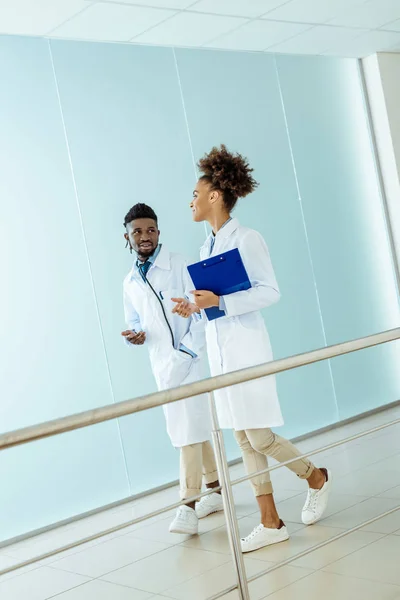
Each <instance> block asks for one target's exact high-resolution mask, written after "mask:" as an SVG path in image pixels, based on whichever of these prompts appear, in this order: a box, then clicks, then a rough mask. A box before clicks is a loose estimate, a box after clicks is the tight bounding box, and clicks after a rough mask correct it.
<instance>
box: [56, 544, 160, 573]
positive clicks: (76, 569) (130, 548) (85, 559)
mask: <svg viewBox="0 0 400 600" xmlns="http://www.w3.org/2000/svg"><path fill="white" fill-rule="evenodd" d="M132 535H133V534H131V535H127V536H124V537H118V538H115V539H113V540H109V541H108V542H105V543H104V544H98V545H96V546H93V547H92V548H88V549H87V550H82V551H81V552H77V553H76V554H72V555H71V556H68V557H67V558H63V559H61V560H59V561H56V562H54V563H52V565H51V566H52V567H55V568H56V569H62V570H63V571H70V572H72V573H79V574H80V575H87V576H88V577H100V576H101V575H105V574H106V573H110V571H115V570H116V569H120V568H121V567H125V566H126V565H129V564H131V563H134V562H136V561H138V560H141V559H143V558H146V557H147V556H151V555H156V554H157V553H158V552H161V551H162V550H165V549H166V548H169V546H168V545H167V544H160V543H159V542H153V541H149V540H143V539H141V540H138V539H136V538H134V537H132Z"/></svg>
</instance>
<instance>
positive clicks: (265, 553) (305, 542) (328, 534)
mask: <svg viewBox="0 0 400 600" xmlns="http://www.w3.org/2000/svg"><path fill="white" fill-rule="evenodd" d="M342 531H343V530H342V529H334V528H333V527H322V526H320V525H314V526H313V527H304V528H303V529H300V530H299V531H296V532H295V533H292V534H291V536H290V538H289V540H288V541H287V542H283V543H281V544H276V545H274V546H268V547H266V548H261V549H260V550H256V551H255V552H252V553H251V555H249V556H251V558H252V559H253V560H260V561H268V562H272V563H279V562H281V561H284V560H287V559H289V558H292V557H293V556H295V555H296V554H299V552H302V551H303V550H306V549H308V548H311V547H312V546H315V545H316V544H319V543H320V542H324V541H326V540H328V539H330V538H332V537H334V536H335V535H337V534H338V533H341V532H342ZM375 539H376V538H375ZM297 564H298V562H296V565H297ZM293 565H294V563H293ZM302 566H303V565H302ZM306 568H309V567H306ZM311 568H313V567H311Z"/></svg>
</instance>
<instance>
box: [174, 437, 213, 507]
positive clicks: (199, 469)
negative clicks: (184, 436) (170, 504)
mask: <svg viewBox="0 0 400 600" xmlns="http://www.w3.org/2000/svg"><path fill="white" fill-rule="evenodd" d="M203 476H204V482H205V483H206V484H207V483H214V481H217V480H218V472H217V465H216V462H215V457H214V450H213V447H212V445H211V443H210V442H202V443H200V444H192V445H191V446H183V447H182V448H181V472H180V486H181V489H180V496H181V499H182V500H186V499H187V498H191V497H192V496H197V495H198V494H200V493H201V486H202V481H203Z"/></svg>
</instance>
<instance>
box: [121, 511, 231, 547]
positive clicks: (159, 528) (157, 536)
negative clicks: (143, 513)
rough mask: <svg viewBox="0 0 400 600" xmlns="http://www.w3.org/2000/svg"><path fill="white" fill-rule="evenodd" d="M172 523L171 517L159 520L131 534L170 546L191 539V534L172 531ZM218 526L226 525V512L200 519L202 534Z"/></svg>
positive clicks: (200, 532) (200, 531)
mask: <svg viewBox="0 0 400 600" xmlns="http://www.w3.org/2000/svg"><path fill="white" fill-rule="evenodd" d="M170 523H171V519H169V518H168V519H164V520H163V521H157V522H156V523H153V524H152V525H149V526H148V527H141V528H140V529H137V530H136V531H133V532H132V534H131V535H132V537H134V538H137V539H142V540H150V541H156V542H162V543H164V544H168V545H169V546H176V545H177V544H181V543H183V542H185V541H188V540H190V539H191V537H192V536H190V535H180V534H176V533H170V532H169V526H170ZM218 527H225V514H224V512H219V513H216V514H214V515H210V516H209V517H207V518H206V519H200V521H199V534H200V535H202V534H204V533H207V532H208V531H211V530H213V529H217V528H218Z"/></svg>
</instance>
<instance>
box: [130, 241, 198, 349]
mask: <svg viewBox="0 0 400 600" xmlns="http://www.w3.org/2000/svg"><path fill="white" fill-rule="evenodd" d="M160 250H161V244H158V246H157V248H156V249H155V251H154V252H153V254H152V255H151V256H149V258H148V259H147V260H145V261H141V260H139V259H137V261H136V262H135V267H136V269H137V270H138V272H139V273H140V275H141V277H142V279H143V281H144V282H146V275H147V271H148V270H149V269H150V267H151V265H152V264H154V262H155V260H156V258H157V256H158V255H159V254H160ZM145 265H146V267H147V268H146V267H145ZM179 350H180V351H181V352H186V354H189V355H190V356H191V357H192V358H197V354H195V353H194V352H192V351H191V350H189V348H186V346H184V345H183V344H180V345H179Z"/></svg>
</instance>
